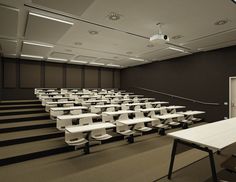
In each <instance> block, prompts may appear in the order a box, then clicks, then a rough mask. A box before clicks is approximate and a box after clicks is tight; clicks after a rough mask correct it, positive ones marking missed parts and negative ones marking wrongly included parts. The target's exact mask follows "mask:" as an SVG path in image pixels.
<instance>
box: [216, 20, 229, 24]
mask: <svg viewBox="0 0 236 182" xmlns="http://www.w3.org/2000/svg"><path fill="white" fill-rule="evenodd" d="M228 22H229V20H227V19H224V20H219V21H216V22H215V23H214V25H224V24H226V23H228Z"/></svg>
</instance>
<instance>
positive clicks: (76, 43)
mask: <svg viewBox="0 0 236 182" xmlns="http://www.w3.org/2000/svg"><path fill="white" fill-rule="evenodd" d="M74 44H75V45H76V46H78V45H82V43H81V42H75V43H74Z"/></svg>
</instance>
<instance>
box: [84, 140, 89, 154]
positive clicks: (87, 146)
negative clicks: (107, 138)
mask: <svg viewBox="0 0 236 182" xmlns="http://www.w3.org/2000/svg"><path fill="white" fill-rule="evenodd" d="M84 153H85V154H89V153H90V148H89V142H87V143H86V144H85V145H84Z"/></svg>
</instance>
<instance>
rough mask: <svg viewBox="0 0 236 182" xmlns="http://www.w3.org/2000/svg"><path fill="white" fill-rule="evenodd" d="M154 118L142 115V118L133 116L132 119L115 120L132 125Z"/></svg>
mask: <svg viewBox="0 0 236 182" xmlns="http://www.w3.org/2000/svg"><path fill="white" fill-rule="evenodd" d="M154 120H155V119H153V118H149V117H144V118H134V119H127V120H119V121H117V122H119V123H122V124H126V125H133V124H137V123H145V122H151V121H154Z"/></svg>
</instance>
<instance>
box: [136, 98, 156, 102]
mask: <svg viewBox="0 0 236 182" xmlns="http://www.w3.org/2000/svg"><path fill="white" fill-rule="evenodd" d="M138 100H140V101H143V100H155V98H138Z"/></svg>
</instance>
